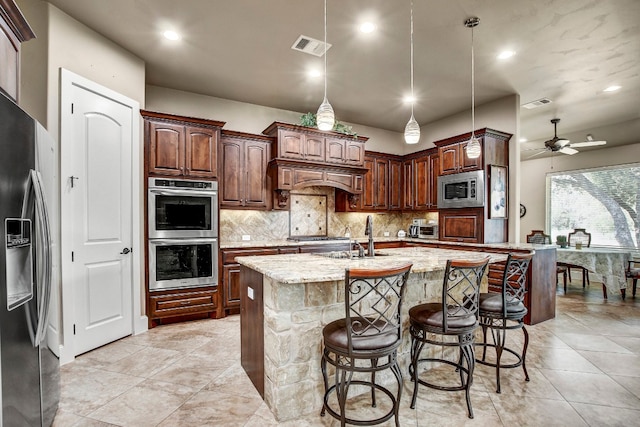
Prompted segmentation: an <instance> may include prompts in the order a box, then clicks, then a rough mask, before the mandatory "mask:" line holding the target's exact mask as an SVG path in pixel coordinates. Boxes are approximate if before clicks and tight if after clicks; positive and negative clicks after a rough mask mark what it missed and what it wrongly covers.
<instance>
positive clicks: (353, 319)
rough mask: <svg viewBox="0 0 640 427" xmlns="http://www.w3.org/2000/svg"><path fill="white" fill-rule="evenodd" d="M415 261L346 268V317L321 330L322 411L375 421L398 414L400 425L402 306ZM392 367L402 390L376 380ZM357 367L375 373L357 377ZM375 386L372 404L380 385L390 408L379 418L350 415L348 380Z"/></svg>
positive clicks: (357, 421)
mask: <svg viewBox="0 0 640 427" xmlns="http://www.w3.org/2000/svg"><path fill="white" fill-rule="evenodd" d="M411 266H412V264H411V263H408V264H402V265H397V266H393V267H389V268H385V269H359V268H352V269H347V270H346V272H345V297H344V300H345V317H344V318H342V319H339V320H335V321H333V322H331V323H329V324H328V325H327V326H325V327H324V329H323V330H322V336H323V342H324V348H323V351H322V361H321V368H322V376H323V379H324V403H323V406H322V411H321V412H320V415H321V416H324V415H325V413H327V412H328V413H329V415H331V416H332V417H334V418H336V419H338V420H340V425H341V426H344V425H345V423H349V424H355V425H375V424H380V423H383V422H385V421H387V420H389V419H390V418H391V417H395V422H396V426H398V427H399V426H400V422H399V418H398V410H399V407H400V397H401V395H402V373H401V372H400V367H399V365H398V361H397V350H398V347H399V346H400V344H401V342H402V321H401V318H400V310H401V308H402V300H403V297H404V294H405V289H406V286H405V285H406V283H407V279H408V277H409V271H410V270H411ZM327 364H329V365H331V366H333V367H334V368H335V372H334V374H333V375H334V377H335V378H334V382H333V384H332V385H329V373H328V372H327ZM385 369H390V370H391V372H393V375H394V377H395V379H396V381H397V385H398V391H397V394H396V395H394V394H393V393H392V392H391V390H390V389H388V388H386V387H384V386H382V385H380V384H377V383H376V373H377V372H379V371H382V370H385ZM354 373H367V374H371V379H370V380H361V379H357V380H356V379H353V375H354ZM351 385H363V386H366V387H370V388H371V406H373V407H375V406H376V394H375V392H376V390H379V391H381V392H382V393H383V394H384V395H386V396H387V397H388V398H389V399H390V402H391V405H392V407H391V409H390V410H389V412H388V413H386V414H385V415H382V416H381V417H379V418H376V419H370V420H360V419H353V418H350V417H348V416H347V400H348V398H349V396H348V392H349V386H351ZM334 393H335V394H336V398H337V401H338V407H337V408H336V407H335V404H334V407H332V406H331V405H330V402H329V398H330V396H331V395H332V394H334Z"/></svg>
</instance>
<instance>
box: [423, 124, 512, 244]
mask: <svg viewBox="0 0 640 427" xmlns="http://www.w3.org/2000/svg"><path fill="white" fill-rule="evenodd" d="M475 136H476V138H478V140H479V141H480V144H481V146H482V151H481V154H480V157H478V158H477V159H469V158H468V157H467V156H466V151H465V149H466V145H467V143H468V141H469V138H470V137H471V132H469V133H466V134H462V135H457V136H454V137H451V138H447V139H443V140H441V141H436V142H434V144H435V145H436V147H438V154H439V157H440V159H439V166H440V167H439V169H440V173H441V174H443V175H446V174H452V173H460V172H468V171H472V170H482V171H485V177H486V179H485V187H484V191H485V195H488V194H489V185H490V177H489V174H488V172H487V170H488V167H489V166H490V165H496V166H506V167H508V166H509V140H510V139H511V136H512V135H511V134H508V133H505V132H500V131H497V130H494V129H488V128H484V129H480V130H477V131H476V132H475ZM507 191H508V190H507ZM439 212H440V221H439V225H440V240H451V241H458V242H474V243H500V242H506V241H507V239H508V228H507V226H508V221H507V218H489V200H485V206H484V207H483V208H474V209H447V210H443V209H441V210H440V211H439ZM474 227H475V228H474Z"/></svg>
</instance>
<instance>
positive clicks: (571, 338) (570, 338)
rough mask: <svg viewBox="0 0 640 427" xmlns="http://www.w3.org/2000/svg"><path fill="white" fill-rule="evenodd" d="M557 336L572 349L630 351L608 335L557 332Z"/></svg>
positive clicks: (611, 351) (612, 351)
mask: <svg viewBox="0 0 640 427" xmlns="http://www.w3.org/2000/svg"><path fill="white" fill-rule="evenodd" d="M557 336H558V338H559V339H561V340H562V341H564V342H565V343H566V344H568V345H569V346H570V347H571V348H572V349H574V350H588V351H604V352H609V353H632V352H631V351H630V350H629V349H627V348H625V347H623V346H620V345H618V344H616V343H615V341H613V340H611V339H610V338H608V337H605V336H602V335H592V334H570V333H566V334H565V333H561V332H559V333H558V334H557Z"/></svg>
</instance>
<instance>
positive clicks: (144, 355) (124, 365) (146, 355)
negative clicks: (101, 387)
mask: <svg viewBox="0 0 640 427" xmlns="http://www.w3.org/2000/svg"><path fill="white" fill-rule="evenodd" d="M182 356H183V354H182V353H181V352H179V351H176V350H165V349H161V348H156V347H145V348H144V349H143V350H140V351H138V352H136V353H134V354H132V355H130V356H127V357H124V358H122V359H120V360H117V361H115V362H113V363H110V364H108V365H105V366H104V369H105V370H108V371H113V372H119V373H122V374H127V375H134V376H140V377H145V378H150V377H152V376H154V375H155V374H157V373H158V372H160V371H161V370H163V369H165V368H166V367H167V366H169V365H171V364H172V363H174V362H176V361H178V360H179V359H181V358H182Z"/></svg>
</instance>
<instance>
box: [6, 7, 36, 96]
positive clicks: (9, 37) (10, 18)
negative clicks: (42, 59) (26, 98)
mask: <svg viewBox="0 0 640 427" xmlns="http://www.w3.org/2000/svg"><path fill="white" fill-rule="evenodd" d="M34 37H35V34H34V33H33V30H31V27H29V24H28V23H27V21H26V19H24V16H23V15H22V12H20V9H19V8H18V6H16V4H15V2H13V0H2V1H0V64H1V65H0V91H2V92H4V93H6V94H7V95H9V97H10V98H12V99H13V100H14V101H18V95H19V88H20V44H21V43H24V42H26V41H28V40H31V39H32V38H34Z"/></svg>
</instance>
